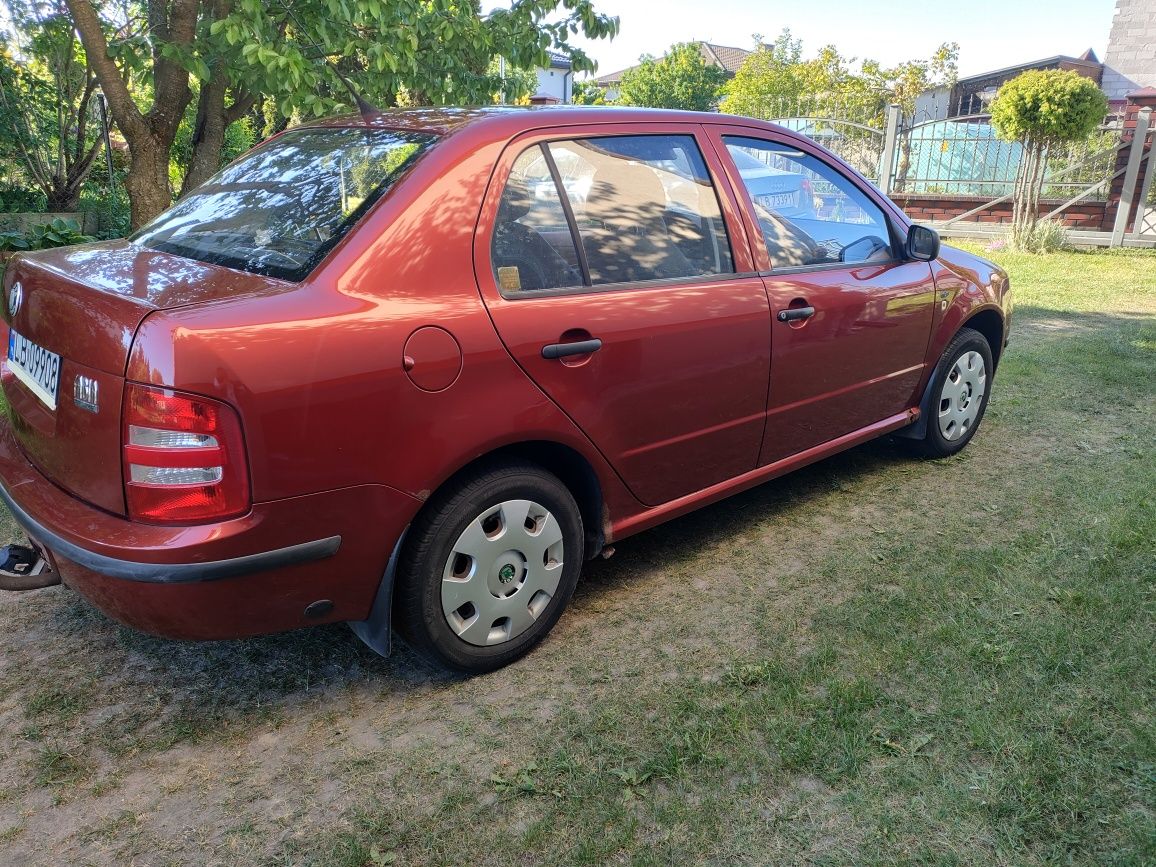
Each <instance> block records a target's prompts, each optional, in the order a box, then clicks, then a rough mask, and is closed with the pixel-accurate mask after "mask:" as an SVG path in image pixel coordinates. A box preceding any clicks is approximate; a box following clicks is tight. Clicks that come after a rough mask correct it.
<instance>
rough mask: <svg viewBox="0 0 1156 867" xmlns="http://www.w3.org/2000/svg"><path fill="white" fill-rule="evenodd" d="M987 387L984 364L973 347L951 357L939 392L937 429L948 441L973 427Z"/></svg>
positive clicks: (965, 433)
mask: <svg viewBox="0 0 1156 867" xmlns="http://www.w3.org/2000/svg"><path fill="white" fill-rule="evenodd" d="M986 389H987V367H986V365H985V364H984V362H983V356H982V355H980V354H979V353H978V352H976V351H975V350H974V349H973V350H970V351H968V352H965V353H964V354H963V355H961V356H959V358H957V359H956V360H955V363H954V364H953V365H952V366H951V370H950V371H949V372H948V374H947V378H946V379H944V381H943V389H942V390H941V391H940V393H939V432H940V433H941V434H943V438H944V439H945V440H947V441H948V442H954V441H955V440H958V439H959V438H960V437H963V436H966V435H967V433H968V431H970V430H971V429H972V428H973V427H975V420H976V418H977V417H978V416H979V408H980V407H981V406H983V395H984V392H985V391H986Z"/></svg>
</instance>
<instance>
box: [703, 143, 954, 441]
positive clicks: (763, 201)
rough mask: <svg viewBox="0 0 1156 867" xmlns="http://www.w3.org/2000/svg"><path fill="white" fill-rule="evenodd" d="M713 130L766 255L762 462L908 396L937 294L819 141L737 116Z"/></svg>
mask: <svg viewBox="0 0 1156 867" xmlns="http://www.w3.org/2000/svg"><path fill="white" fill-rule="evenodd" d="M716 142H718V143H719V144H721V148H720V150H721V151H722V152H723V153H724V154H725V155H726V156H727V157H729V158H730V160H731V165H729V166H728V169H727V170H728V171H729V172H730V174H731V176H732V177H737V178H738V179H740V182H741V185H742V186H743V187H744V188H745V190H746V192H747V197H748V202H747V205H748V207H749V208H750V211H749V212H748V215H749V216H750V217H753V220H752V223H755V224H757V225H758V228H759V230H760V231H759V235H760V236H761V239H762V241H763V244H764V246H765V253H766V257H767V261H766V263H765V267H764V268H763V269H762V274H763V277H764V281H765V283H766V289H767V295H768V298H769V300H770V305H771V315H772V317H773V325H772V338H771V353H772V358H771V390H770V398H769V400H768V407H767V429H766V435H765V438H764V442H763V448H762V454H761V457H760V463H762V464H768V463H773V462H775V461H777V460H781V459H783V458H786V457H789V456H791V455H794V454H797V453H799V452H802V451H805V450H807V449H809V448H812V447H814V446H818V445H822V444H823V443H827V442H830V441H831V440H834V439H837V438H838V437H840V436H843V435H845V434H849V433H852V432H854V431H857V430H860V429H861V428H864V427H867V426H868V425H871V424H874V423H875V422H878V421H882V420H883V419H886V418H890V417H892V416H895V415H898V414H901V413H903V412H904V411H905V410H907V409H909V408H911V407H912V406H915V405H916V404H917V403H918V395H917V393H916V390H917V388H918V386H919V382H920V380H921V379H922V378H923V374H924V369H925V364H926V353H927V343H928V340H929V338H930V335H931V323H932V313H933V309H934V301H935V284H934V281H933V279H932V275H931V268H930V266H929V265H928V263H927V262H915V261H906V260H904V259H903V258H902V256H901V255H900V251H899V250H898V249H897V247H898V246H899V244H898V242H897V240H896V239H895V238H893V233H892V232H891V229H890V227H889V223H888V220H887V218H886V216H885V214H884V211H883V209H882V208H881V207H880V205H879V204H878V203H877V202H876V201H874V199H873V198H872V196H871V195H870V194H869V193H868V192H867V190H866V189H864V188H863V187H861V186H860V183H859V182H858V181H857V180H853V179H852V177H851V176H850V175H848V174H846V173H845V172H844V171H842V170H841V169H840V168H838V167H837V165H836V164H835V163H833V162H831V161H829V160H828V159H826V158H824V157H823V156H822V155H821V152H820V151H819V150H818V149H814V148H811V147H810V146H806V145H804V144H802V143H798V142H794V141H791V140H786V139H784V140H783V141H775V140H773V139H771V138H766V137H762V136H760V135H752V133H751V132H750V131H745V130H740V129H738V128H731V129H729V130H725V131H720V134H719V135H718V137H716ZM737 183H738V182H736V184H737Z"/></svg>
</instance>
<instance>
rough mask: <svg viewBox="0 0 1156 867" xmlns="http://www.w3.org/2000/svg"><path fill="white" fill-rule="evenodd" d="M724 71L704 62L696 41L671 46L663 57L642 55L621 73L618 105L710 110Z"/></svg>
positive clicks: (721, 84) (725, 78) (715, 102)
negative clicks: (631, 67)
mask: <svg viewBox="0 0 1156 867" xmlns="http://www.w3.org/2000/svg"><path fill="white" fill-rule="evenodd" d="M726 80H727V75H726V72H725V71H724V70H722V69H720V68H719V67H717V66H715V65H713V64H710V63H707V62H706V60H705V59H704V58H703V56H702V52H701V51H700V50H699V47H698V45H697V44H695V43H693V42H684V43H680V44H677V45H673V46H671V48H670V51H668V52H667V53H666V54H665V55H664V56H663V57H651V56H644V57H643V58H642V62H641V63H640V64H639V65H638V66H636V67H634V68H633V69H629V70H627V71H626V72H625V73H624V74H623V76H622V85H621V87H620V88H619V90H618V104H619V105H644V106H649V107H651V108H677V109H686V110H689V111H710V110H711V109H713V108H714V107H715V106H716V105H717V104H718V99H719V91H720V90H721V88H722V86H723V84H724V83H725V82H726Z"/></svg>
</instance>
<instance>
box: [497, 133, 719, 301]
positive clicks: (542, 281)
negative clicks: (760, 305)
mask: <svg viewBox="0 0 1156 867" xmlns="http://www.w3.org/2000/svg"><path fill="white" fill-rule="evenodd" d="M492 254H493V256H492V258H493V262H494V270H495V279H496V280H497V282H498V285H499V286H500V287H501V288H502V290H503V291H505V292H512V291H519V290H531V289H549V288H561V287H565V286H581V285H587V286H600V285H607V284H616V283H639V282H646V281H651V280H669V279H679V278H693V277H704V276H710V275H716V274H730V273H733V272H734V263H733V259H732V256H731V247H730V241H729V238H728V237H727V233H726V227H725V225H724V222H723V218H722V212H721V209H720V206H719V199H718V195H717V193H716V191H715V189H714V187H713V185H712V184H711V181H710V175H709V174H708V172H707V168H706V163H705V161H704V160H703V158H702V154H701V153H700V151H699V149H698V145H697V144H696V142H695V140H694V138H693V137H692V136H677V135H674V136H608V137H604V138H590V139H581V140H571V141H557V142H551V143H549V144H547V145H538V146H535V147H533V148H530V149H529V150H527V151H525V152H524V153H523V154H522V155H521V156H520V157H519V158H518V160H517V162H516V164H515V166H514V170H513V172H512V174H511V177H510V180H509V182H508V183H507V186H506V189H505V191H504V193H503V196H502V201H501V205H500V206H499V214H498V220H497V224H496V227H495V230H494V241H493V248H492Z"/></svg>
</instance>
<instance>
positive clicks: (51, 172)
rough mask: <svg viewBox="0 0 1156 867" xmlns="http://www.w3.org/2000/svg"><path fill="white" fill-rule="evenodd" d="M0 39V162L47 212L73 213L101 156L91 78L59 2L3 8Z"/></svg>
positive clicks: (20, 1) (25, 1) (25, 0)
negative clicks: (19, 175)
mask: <svg viewBox="0 0 1156 867" xmlns="http://www.w3.org/2000/svg"><path fill="white" fill-rule="evenodd" d="M7 12H8V15H9V17H10V27H9V30H8V32H7V33H6V34H4V36H3V37H0V156H2V157H3V158H4V159H5V160H7V161H8V162H10V163H15V164H17V165H20V166H21V167H22V169H23V172H24V174H25V175H26V176H27V177H28V178H29V180H31V181H32V183H33V184H34V185H35V186H36V187H37V188H38V189H39V190H40V191H41V192H42V193H43V194H44V196H45V199H46V201H47V208H48V210H49V211H74V210H76V208H77V204H78V202H79V199H80V192H81V187H82V185H83V184H84V182H85V179H86V178H87V177H88V175H89V172H90V171H91V170H92V167H93V165H94V164H95V163H96V159H97V157H98V155H99V154H100V151H101V143H102V138H101V136H100V124H99V123H98V122H97V121H96V118H95V114H96V111H95V109H96V99H97V98H98V97H97V90H96V77H95V76H94V75H93V73H92V70H91V69H90V68H89V66H88V63H87V60H86V58H85V55H84V50H83V49H82V48H81V46H80V45H79V44H78V43H77V41H76V37H75V36H74V34H73V31H72V22H71V21H70V20H69V19H68V16H67V10H66V9H65V8H64V4H63V3H62V2H55V3H44V2H34V0H17V2H8V3H7Z"/></svg>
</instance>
